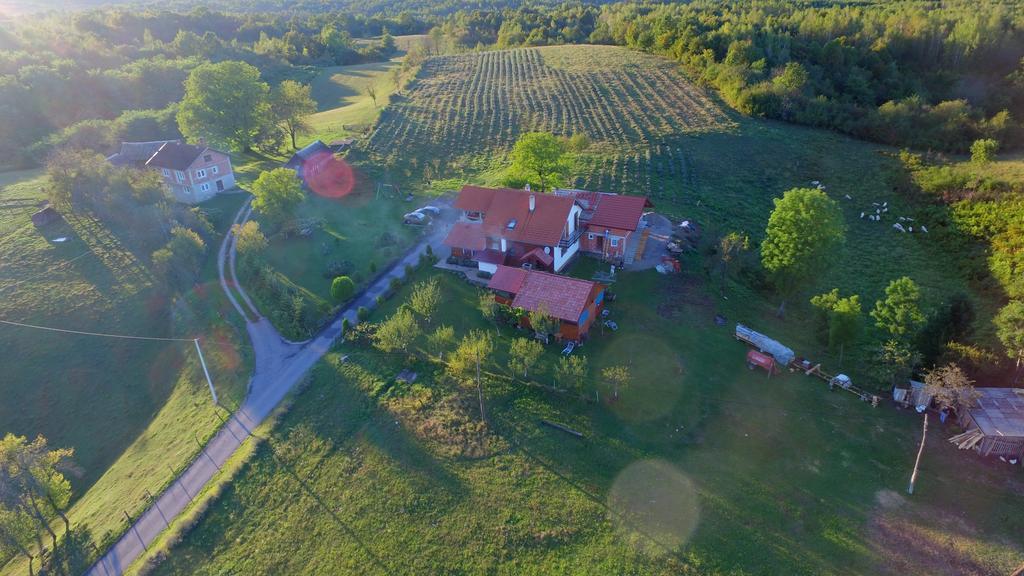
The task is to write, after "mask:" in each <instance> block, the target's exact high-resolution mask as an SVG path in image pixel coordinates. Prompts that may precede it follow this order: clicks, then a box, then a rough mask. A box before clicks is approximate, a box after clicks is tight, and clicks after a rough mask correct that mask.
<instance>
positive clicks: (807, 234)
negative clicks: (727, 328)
mask: <svg viewBox="0 0 1024 576" xmlns="http://www.w3.org/2000/svg"><path fill="white" fill-rule="evenodd" d="M845 230H846V227H845V224H844V223H843V215H842V212H841V211H840V210H839V205H838V204H836V202H835V201H834V200H832V199H831V198H829V197H828V196H827V195H825V193H824V192H822V191H821V190H816V189H813V188H794V189H792V190H789V191H787V192H786V193H785V194H784V195H783V197H782V198H776V199H775V209H774V210H773V211H772V213H771V216H769V217H768V227H767V229H766V230H765V233H766V236H765V239H764V242H763V243H762V244H761V263H762V265H763V266H764V268H765V270H766V271H767V272H768V274H769V275H770V276H771V278H772V280H773V282H774V283H775V285H776V287H777V288H778V289H779V291H780V292H781V293H782V294H783V299H782V303H781V304H780V305H779V315H780V316H781V315H782V314H783V313H784V312H785V305H786V300H785V298H786V296H787V295H789V294H791V293H792V292H793V291H795V290H796V289H797V288H799V287H800V286H801V285H803V284H804V283H806V282H808V281H810V280H811V279H813V278H814V277H815V276H818V275H820V274H822V273H823V272H824V271H825V270H826V269H828V267H829V265H830V264H831V263H832V261H833V260H834V259H835V257H836V255H837V251H838V248H839V247H840V246H842V244H843V242H844V240H845Z"/></svg>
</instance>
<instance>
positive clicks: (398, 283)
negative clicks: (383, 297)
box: [388, 278, 402, 292]
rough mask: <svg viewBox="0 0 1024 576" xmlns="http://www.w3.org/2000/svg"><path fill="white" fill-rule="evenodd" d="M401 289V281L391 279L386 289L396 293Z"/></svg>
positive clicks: (399, 279)
mask: <svg viewBox="0 0 1024 576" xmlns="http://www.w3.org/2000/svg"><path fill="white" fill-rule="evenodd" d="M401 287H402V279H401V278H392V279H391V282H389V283H388V288H390V289H391V291H392V292H395V291H397V290H398V289H399V288H401Z"/></svg>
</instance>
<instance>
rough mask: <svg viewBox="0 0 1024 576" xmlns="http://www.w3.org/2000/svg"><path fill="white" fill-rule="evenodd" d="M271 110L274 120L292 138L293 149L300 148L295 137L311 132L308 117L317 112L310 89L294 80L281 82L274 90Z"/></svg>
mask: <svg viewBox="0 0 1024 576" xmlns="http://www.w3.org/2000/svg"><path fill="white" fill-rule="evenodd" d="M271 108H272V109H273V112H274V118H275V119H276V120H277V121H278V122H279V123H280V124H281V127H282V128H283V129H284V131H285V132H286V133H287V134H288V136H289V137H290V138H291V140H292V148H298V146H296V145H295V137H296V136H297V135H298V134H299V133H301V132H305V131H307V130H309V122H307V121H306V117H307V116H309V115H310V114H312V113H314V112H316V102H315V101H314V100H313V98H312V96H310V87H309V86H308V85H304V84H299V83H298V82H296V81H294V80H285V81H284V82H281V84H280V85H279V86H277V88H275V89H274V94H273V98H272V99H271Z"/></svg>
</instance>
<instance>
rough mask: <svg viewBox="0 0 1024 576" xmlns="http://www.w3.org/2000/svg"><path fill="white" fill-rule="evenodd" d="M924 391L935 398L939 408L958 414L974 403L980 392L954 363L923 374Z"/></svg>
mask: <svg viewBox="0 0 1024 576" xmlns="http://www.w3.org/2000/svg"><path fill="white" fill-rule="evenodd" d="M924 384H925V387H924V389H925V393H926V394H928V395H929V396H931V397H932V399H933V400H935V403H936V404H938V405H939V408H940V409H941V408H949V409H952V410H953V411H955V412H956V413H957V414H958V415H959V414H963V411H964V410H965V409H967V408H970V407H971V406H973V405H974V402H975V401H976V400H977V399H978V397H979V396H980V394H978V391H977V390H975V389H974V382H972V381H971V379H970V378H968V377H967V375H966V374H964V372H963V370H961V369H960V367H959V366H957V365H956V364H947V365H945V366H939V367H938V368H935V369H932V370H929V371H928V373H927V374H925V376H924Z"/></svg>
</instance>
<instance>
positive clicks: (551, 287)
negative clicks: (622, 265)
mask: <svg viewBox="0 0 1024 576" xmlns="http://www.w3.org/2000/svg"><path fill="white" fill-rule="evenodd" d="M487 287H488V288H489V289H491V290H493V291H494V294H495V300H496V301H498V302H500V303H502V304H507V305H509V306H512V307H515V308H522V309H523V310H526V311H527V312H535V311H540V310H543V311H544V313H545V314H547V315H549V316H551V317H552V318H555V319H557V320H558V321H559V328H558V333H557V334H556V335H555V336H556V337H558V338H559V339H563V340H575V341H579V340H583V339H585V338H586V337H587V333H588V332H589V331H590V327H591V325H592V324H593V323H594V320H595V319H596V318H598V317H600V315H601V309H602V308H603V306H604V295H605V287H604V285H602V284H599V283H597V282H591V281H589V280H582V279H579V278H572V277H569V276H560V275H558V274H551V273H549V272H541V271H539V270H528V269H523V268H513V267H511V266H498V267H497V270H496V271H495V273H494V276H493V277H492V278H491V280H490V283H489V284H488V285H487ZM523 324H524V325H525V326H529V319H528V318H523Z"/></svg>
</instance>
